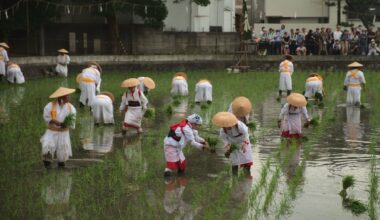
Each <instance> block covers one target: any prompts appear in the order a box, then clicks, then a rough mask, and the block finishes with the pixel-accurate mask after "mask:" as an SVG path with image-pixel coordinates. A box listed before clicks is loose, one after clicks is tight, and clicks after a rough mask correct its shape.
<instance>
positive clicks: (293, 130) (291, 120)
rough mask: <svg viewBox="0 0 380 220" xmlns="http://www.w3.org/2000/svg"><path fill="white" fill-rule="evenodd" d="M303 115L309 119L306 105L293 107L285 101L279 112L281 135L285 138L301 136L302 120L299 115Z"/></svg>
mask: <svg viewBox="0 0 380 220" xmlns="http://www.w3.org/2000/svg"><path fill="white" fill-rule="evenodd" d="M302 115H304V116H305V118H306V119H307V120H309V115H308V113H307V109H306V107H295V106H291V105H289V103H286V104H285V105H284V106H283V107H282V109H281V112H280V115H279V119H281V132H282V133H281V136H282V137H286V138H293V137H295V138H300V137H302V120H301V116H302Z"/></svg>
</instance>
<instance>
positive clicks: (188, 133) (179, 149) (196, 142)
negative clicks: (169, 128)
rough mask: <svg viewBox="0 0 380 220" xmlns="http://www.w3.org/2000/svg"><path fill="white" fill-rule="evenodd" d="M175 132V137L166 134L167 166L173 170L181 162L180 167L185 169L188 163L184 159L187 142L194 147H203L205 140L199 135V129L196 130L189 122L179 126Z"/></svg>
mask: <svg viewBox="0 0 380 220" xmlns="http://www.w3.org/2000/svg"><path fill="white" fill-rule="evenodd" d="M181 123H184V122H181ZM174 133H175V137H169V136H166V137H165V139H164V152H165V160H166V167H167V168H169V169H172V170H173V169H176V168H178V164H176V163H178V162H179V164H183V166H180V167H179V168H181V169H185V168H186V164H185V163H184V161H185V159H186V158H185V155H184V154H183V149H184V148H185V147H186V144H187V143H190V144H191V145H192V146H193V147H196V148H198V149H202V147H203V146H204V145H203V142H204V141H205V140H204V139H203V138H201V137H200V136H199V135H198V131H197V130H194V129H193V128H192V127H191V125H190V123H189V122H187V123H186V124H185V125H184V126H183V127H180V126H178V127H177V128H176V129H175V131H174ZM174 138H176V139H177V140H176V139H174Z"/></svg>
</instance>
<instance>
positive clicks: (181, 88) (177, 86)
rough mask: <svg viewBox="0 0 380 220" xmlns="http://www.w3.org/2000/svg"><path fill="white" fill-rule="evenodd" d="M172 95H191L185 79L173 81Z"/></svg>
mask: <svg viewBox="0 0 380 220" xmlns="http://www.w3.org/2000/svg"><path fill="white" fill-rule="evenodd" d="M170 93H171V94H172V96H187V95H188V94H189V90H188V86H187V81H186V80H185V79H173V82H172V90H171V91H170Z"/></svg>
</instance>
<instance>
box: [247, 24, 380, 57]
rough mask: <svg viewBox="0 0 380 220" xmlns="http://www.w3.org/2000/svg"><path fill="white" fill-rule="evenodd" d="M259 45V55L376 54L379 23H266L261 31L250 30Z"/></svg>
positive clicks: (377, 51)
mask: <svg viewBox="0 0 380 220" xmlns="http://www.w3.org/2000/svg"><path fill="white" fill-rule="evenodd" d="M252 40H253V41H254V42H256V43H257V45H258V54H259V55H280V54H281V55H287V54H291V55H299V56H305V55H368V56H370V55H375V56H376V55H378V54H379V53H380V48H379V47H378V44H379V43H380V27H378V28H377V30H376V31H374V30H373V29H372V28H369V29H366V28H364V27H363V26H362V25H359V26H357V27H351V28H344V29H342V28H341V27H340V26H338V27H336V30H332V29H331V28H324V27H321V28H316V29H315V30H311V29H310V30H308V31H307V30H306V28H301V29H299V28H296V29H293V28H292V29H290V31H288V30H286V28H285V25H281V28H280V29H277V30H274V29H273V28H269V30H267V29H266V28H265V27H262V28H261V31H260V33H258V34H255V33H253V34H252Z"/></svg>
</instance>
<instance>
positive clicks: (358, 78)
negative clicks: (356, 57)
mask: <svg viewBox="0 0 380 220" xmlns="http://www.w3.org/2000/svg"><path fill="white" fill-rule="evenodd" d="M353 71H357V72H356V74H353V73H354V72H353ZM362 83H365V78H364V73H363V72H362V71H360V70H358V69H354V70H350V71H348V72H347V74H346V78H345V79H344V85H345V86H349V85H353V84H362Z"/></svg>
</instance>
